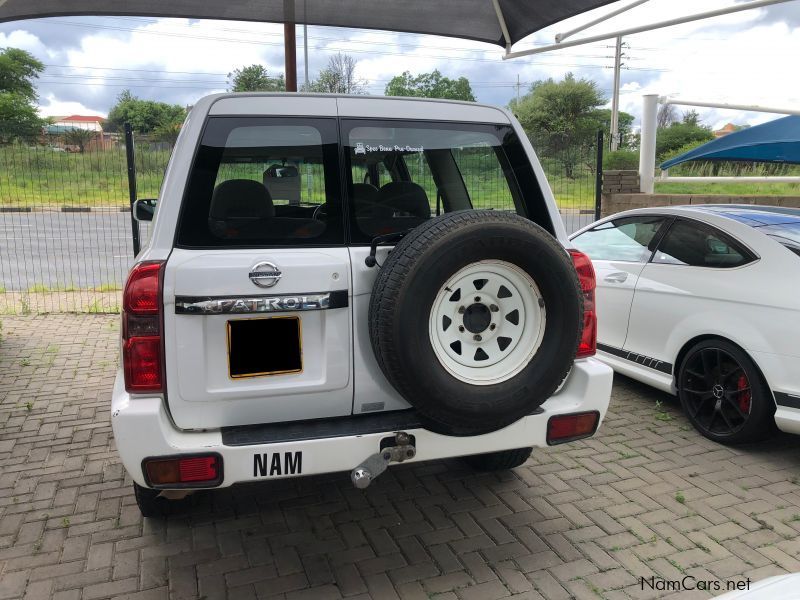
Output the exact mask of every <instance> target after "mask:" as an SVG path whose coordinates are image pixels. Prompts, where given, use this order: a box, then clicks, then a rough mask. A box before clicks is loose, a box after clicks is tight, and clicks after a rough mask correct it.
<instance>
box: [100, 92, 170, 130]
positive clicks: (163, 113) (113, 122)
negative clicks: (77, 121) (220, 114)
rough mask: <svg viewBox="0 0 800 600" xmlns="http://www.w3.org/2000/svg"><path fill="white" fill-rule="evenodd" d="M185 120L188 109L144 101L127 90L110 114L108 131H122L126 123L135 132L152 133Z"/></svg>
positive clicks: (120, 96) (119, 97)
mask: <svg viewBox="0 0 800 600" xmlns="http://www.w3.org/2000/svg"><path fill="white" fill-rule="evenodd" d="M185 118H186V109H185V108H184V107H182V106H180V105H178V104H167V103H165V102H154V101H153V100H142V99H140V98H137V97H136V96H134V95H133V94H132V93H131V92H130V90H125V91H123V92H122V93H121V94H120V95H119V96H117V103H116V104H115V105H114V106H113V107H112V108H111V110H110V111H109V113H108V120H107V121H106V129H107V130H109V131H122V128H123V126H124V125H125V123H130V124H131V127H133V129H134V131H137V132H139V133H152V132H154V131H155V130H156V129H157V128H159V127H165V126H169V125H175V124H178V125H179V124H180V123H182V122H183V120H184V119H185Z"/></svg>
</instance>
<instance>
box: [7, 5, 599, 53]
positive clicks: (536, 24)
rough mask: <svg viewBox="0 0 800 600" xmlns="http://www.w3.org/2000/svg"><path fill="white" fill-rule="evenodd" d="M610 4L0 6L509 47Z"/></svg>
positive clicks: (28, 15) (24, 12)
mask: <svg viewBox="0 0 800 600" xmlns="http://www.w3.org/2000/svg"><path fill="white" fill-rule="evenodd" d="M612 1H613V0H497V1H496V4H497V6H498V7H499V12H500V13H501V14H502V19H503V20H504V21H505V24H506V27H507V29H508V37H509V39H506V38H505V36H504V34H503V28H502V26H501V23H500V18H499V17H498V11H497V10H495V2H494V0H5V2H3V0H0V22H3V21H12V20H19V19H34V18H39V17H54V16H69V15H124V16H148V17H184V18H197V19H227V20H236V21H265V22H270V23H286V22H288V23H306V24H308V25H331V26H336V27H354V28H364V29H383V30H387V31H402V32H410V33H424V34H431V35H443V36H448V37H456V38H464V39H470V40H478V41H481V42H488V43H491V44H498V45H500V46H507V45H508V46H510V45H512V44H514V43H516V42H518V41H519V40H521V39H522V38H524V37H526V36H528V35H530V34H531V33H533V32H535V31H538V30H539V29H542V28H544V27H547V26H548V25H552V24H553V23H557V22H558V21H562V20H564V19H566V18H569V17H572V16H575V15H577V14H580V13H582V12H586V11H588V10H591V9H593V8H597V7H599V6H603V5H605V4H611V2H612Z"/></svg>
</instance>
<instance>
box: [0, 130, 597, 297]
mask: <svg viewBox="0 0 800 600" xmlns="http://www.w3.org/2000/svg"><path fill="white" fill-rule="evenodd" d="M136 152H137V154H136V185H137V193H138V197H139V198H156V197H158V192H159V188H160V187H161V180H162V178H163V175H164V169H165V168H166V166H167V162H168V161H169V155H170V152H169V151H167V150H160V149H158V148H156V147H151V146H149V145H148V144H146V143H142V144H137V147H136ZM591 158H592V160H593V157H591ZM456 160H457V161H458V164H459V168H460V170H461V173H462V176H463V178H464V181H465V183H466V186H467V189H468V190H469V193H470V198H471V200H472V202H473V205H474V206H475V208H494V209H504V208H513V207H514V204H513V201H512V198H511V194H510V192H509V190H508V187H507V184H506V183H505V177H504V175H503V172H502V170H501V168H500V164H499V162H498V161H497V159H496V157H495V156H494V154H493V152H492V151H491V150H487V149H482V148H476V149H470V150H462V151H461V152H460V153H457V156H456ZM406 163H407V166H408V170H409V172H410V174H411V178H412V179H413V180H414V181H416V182H417V183H419V184H420V185H422V186H423V187H424V188H425V190H426V192H427V193H428V197H429V198H430V201H431V203H432V205H433V207H434V209H435V203H436V186H435V184H434V182H433V177H432V175H431V173H430V170H429V169H428V167H427V164H426V163H424V162H423V161H421V160H419V155H409V156H407V157H406ZM541 163H542V167H543V169H544V170H545V173H546V175H547V180H548V183H549V184H550V187H551V189H552V190H553V194H554V195H555V197H556V202H557V203H558V205H559V207H560V208H585V209H589V208H592V207H593V206H594V201H595V200H594V194H595V173H594V166H593V164H592V161H590V160H584V161H581V162H580V163H579V164H578V165H577V166H576V167H575V174H574V176H573V177H568V176H567V175H566V172H565V168H564V166H563V164H562V163H560V162H559V161H558V160H556V159H553V158H541ZM264 168H265V165H264V164H230V165H224V166H223V172H222V173H221V174H222V175H223V176H224V177H225V178H234V177H235V178H239V177H244V178H248V179H255V180H257V181H261V180H262V177H263V171H264ZM303 169H307V170H308V173H306V172H304V171H303ZM307 175H309V176H310V177H309V179H307V178H306V177H307ZM359 175H361V177H359ZM300 176H301V181H302V189H303V199H304V200H305V201H310V202H322V201H324V197H325V191H324V186H323V181H324V177H323V173H322V168H321V165H303V166H301V172H300ZM354 179H355V180H363V174H360V173H359V172H358V167H356V168H355V169H354ZM308 184H310V190H309V189H308V188H307V185H308ZM128 199H129V192H128V176H127V162H126V158H125V148H124V147H123V146H119V147H117V148H113V149H111V150H106V151H102V152H86V153H83V154H79V153H71V152H54V151H53V150H51V149H50V148H48V147H45V146H36V147H29V146H22V145H10V146H0V206H15V207H32V208H48V207H50V208H52V207H61V206H124V205H127V204H128ZM48 291H49V290H48Z"/></svg>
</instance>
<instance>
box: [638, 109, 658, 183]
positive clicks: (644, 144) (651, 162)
mask: <svg viewBox="0 0 800 600" xmlns="http://www.w3.org/2000/svg"><path fill="white" fill-rule="evenodd" d="M642 98H643V100H644V102H643V106H642V133H641V141H640V145H639V180H640V182H641V186H642V192H643V193H645V194H652V193H653V189H654V184H655V171H656V123H657V116H658V94H646V95H644V96H642Z"/></svg>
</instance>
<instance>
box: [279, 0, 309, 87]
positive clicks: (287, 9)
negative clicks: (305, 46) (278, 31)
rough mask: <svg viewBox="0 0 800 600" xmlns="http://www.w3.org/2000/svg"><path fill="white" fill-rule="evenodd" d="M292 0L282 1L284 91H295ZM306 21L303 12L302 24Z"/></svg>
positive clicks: (295, 35)
mask: <svg viewBox="0 0 800 600" xmlns="http://www.w3.org/2000/svg"><path fill="white" fill-rule="evenodd" d="M295 19H296V17H295V14H294V0H283V60H284V77H285V79H286V91H287V92H296V91H297V33H296V31H295V26H294V23H295ZM306 19H307V17H306V15H305V11H304V14H303V22H305V21H306Z"/></svg>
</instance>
